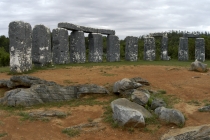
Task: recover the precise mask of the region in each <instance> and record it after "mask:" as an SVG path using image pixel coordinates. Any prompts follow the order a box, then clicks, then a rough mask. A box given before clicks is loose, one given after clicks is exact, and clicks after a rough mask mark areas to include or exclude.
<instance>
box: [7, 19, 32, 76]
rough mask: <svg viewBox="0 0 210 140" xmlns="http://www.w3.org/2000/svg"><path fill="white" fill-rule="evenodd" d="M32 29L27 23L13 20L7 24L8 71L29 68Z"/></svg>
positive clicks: (30, 65)
mask: <svg viewBox="0 0 210 140" xmlns="http://www.w3.org/2000/svg"><path fill="white" fill-rule="evenodd" d="M31 34H32V29H31V25H30V24H29V23H25V22H23V21H13V22H10V24H9V40H10V42H9V46H10V71H11V72H14V73H22V72H26V71H29V70H31V68H32V58H31V48H32V37H31Z"/></svg>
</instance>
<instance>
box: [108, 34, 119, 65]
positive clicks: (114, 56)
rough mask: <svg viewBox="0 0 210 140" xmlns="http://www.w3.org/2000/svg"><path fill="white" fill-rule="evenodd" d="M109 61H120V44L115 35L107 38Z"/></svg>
mask: <svg viewBox="0 0 210 140" xmlns="http://www.w3.org/2000/svg"><path fill="white" fill-rule="evenodd" d="M107 61H108V62H115V61H120V42H119V38H118V37H117V36H115V35H108V36H107Z"/></svg>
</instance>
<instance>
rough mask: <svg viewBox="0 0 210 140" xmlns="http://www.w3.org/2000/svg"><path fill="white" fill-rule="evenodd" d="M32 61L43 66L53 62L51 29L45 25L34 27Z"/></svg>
mask: <svg viewBox="0 0 210 140" xmlns="http://www.w3.org/2000/svg"><path fill="white" fill-rule="evenodd" d="M32 62H33V64H34V65H35V66H41V67H42V66H46V65H49V64H51V63H52V53H51V31H50V29H49V28H47V27H46V26H44V25H36V26H35V27H34V28H33V37H32Z"/></svg>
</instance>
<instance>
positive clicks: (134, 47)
mask: <svg viewBox="0 0 210 140" xmlns="http://www.w3.org/2000/svg"><path fill="white" fill-rule="evenodd" d="M125 42H126V45H125V60H127V61H137V60H138V37H133V36H127V37H126V38H125Z"/></svg>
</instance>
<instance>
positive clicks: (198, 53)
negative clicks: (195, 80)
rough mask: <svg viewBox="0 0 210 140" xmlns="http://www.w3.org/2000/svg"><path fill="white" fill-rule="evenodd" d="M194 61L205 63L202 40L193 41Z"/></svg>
mask: <svg viewBox="0 0 210 140" xmlns="http://www.w3.org/2000/svg"><path fill="white" fill-rule="evenodd" d="M195 59H197V60H198V61H201V62H204V61H205V40H204V38H196V40H195Z"/></svg>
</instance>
